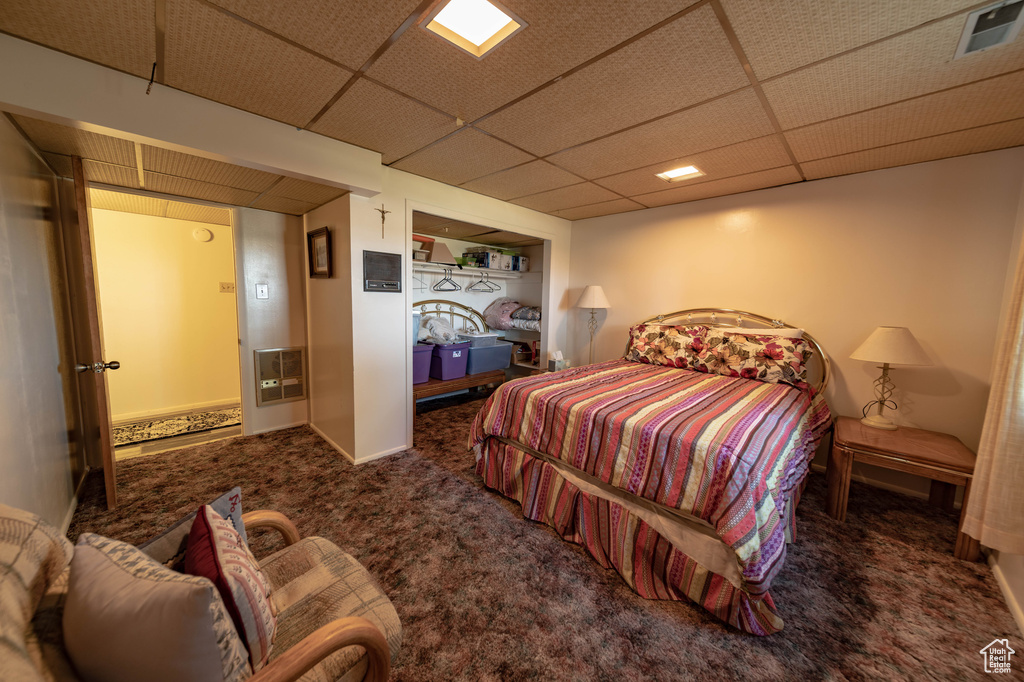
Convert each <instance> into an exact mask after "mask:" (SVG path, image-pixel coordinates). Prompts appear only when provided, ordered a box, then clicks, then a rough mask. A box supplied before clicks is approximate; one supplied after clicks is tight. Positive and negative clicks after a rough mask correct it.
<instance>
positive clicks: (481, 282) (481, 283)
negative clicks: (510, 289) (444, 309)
mask: <svg viewBox="0 0 1024 682" xmlns="http://www.w3.org/2000/svg"><path fill="white" fill-rule="evenodd" d="M491 284H492V283H491V282H489V281H488V280H487V275H486V273H483V272H481V273H480V279H478V280H477V281H475V282H473V283H472V284H470V285H469V286H468V287H466V291H485V292H487V293H493V292H494V291H495V289H494V287H492V286H491Z"/></svg>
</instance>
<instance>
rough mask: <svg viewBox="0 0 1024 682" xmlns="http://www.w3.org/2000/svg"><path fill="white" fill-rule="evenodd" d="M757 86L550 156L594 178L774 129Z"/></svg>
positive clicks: (559, 163) (751, 136)
mask: <svg viewBox="0 0 1024 682" xmlns="http://www.w3.org/2000/svg"><path fill="white" fill-rule="evenodd" d="M774 131H775V129H774V128H773V127H772V124H771V122H770V121H769V120H768V116H767V115H766V114H765V112H764V108H763V107H762V106H761V102H760V100H759V99H758V98H757V95H756V94H755V93H754V91H753V89H752V88H747V89H745V90H741V91H739V92H737V93H734V94H732V95H727V96H725V97H722V98H720V99H716V100H715V101H713V102H708V103H707V104H701V105H698V106H696V107H693V108H692V109H687V110H686V111H683V112H680V113H678V114H672V115H671V116H667V117H665V118H662V119H659V120H657V121H654V122H652V123H647V124H645V125H642V126H639V127H637V128H632V129H631V130H627V131H624V132H621V133H617V134H615V135H612V136H610V137H606V138H603V139H601V140H598V141H596V142H589V143H587V144H583V145H580V146H579V147H574V148H572V149H569V150H566V151H564V152H559V153H558V154H554V155H552V156H551V157H549V159H548V160H549V161H551V162H552V163H554V164H556V165H558V166H561V167H562V168H566V169H568V170H570V171H572V172H574V173H578V174H579V175H582V176H583V177H585V178H588V179H591V180H592V179H594V178H598V177H603V176H606V175H611V174H612V173H617V172H619V171H626V170H632V169H634V168H642V167H644V166H648V165H650V164H651V162H653V161H667V160H669V159H675V158H678V157H681V156H684V155H686V154H696V153H699V152H702V151H706V150H708V149H715V148H716V147H724V146H726V145H730V144H734V143H737V142H742V141H744V140H749V139H751V138H755V137H761V136H763V135H768V134H770V133H772V132H774Z"/></svg>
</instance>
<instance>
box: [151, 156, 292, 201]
mask: <svg viewBox="0 0 1024 682" xmlns="http://www.w3.org/2000/svg"><path fill="white" fill-rule="evenodd" d="M142 167H143V169H144V170H148V171H154V172H156V173H163V174H164V175H177V176H178V177H180V178H189V179H190V180H201V181H203V182H209V183H211V184H214V185H226V186H228V187H235V188H237V189H247V190H249V191H250V192H262V191H264V190H265V189H267V188H268V187H270V186H271V185H272V184H274V181H275V180H277V179H278V178H279V177H281V176H279V175H274V174H273V173H266V172H264V171H260V170H255V169H252V168H244V167H242V166H236V165H234V164H230V163H224V162H222V161H213V160H212V159H205V158H203V157H201V156H193V155H191V154H182V153H181V152H175V151H171V150H169V149H162V148H160V147H150V146H149V145H142Z"/></svg>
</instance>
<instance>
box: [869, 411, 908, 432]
mask: <svg viewBox="0 0 1024 682" xmlns="http://www.w3.org/2000/svg"><path fill="white" fill-rule="evenodd" d="M860 423H861V424H864V425H865V426H870V427H872V428H875V429H885V430H886V431H895V430H896V429H897V428H899V427H897V426H896V424H894V423H893V421H892V420H891V419H888V418H886V417H883V416H882V415H880V414H873V415H871V416H869V417H864V418H863V419H861V420H860Z"/></svg>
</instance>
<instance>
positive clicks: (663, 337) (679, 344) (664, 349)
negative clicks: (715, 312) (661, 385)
mask: <svg viewBox="0 0 1024 682" xmlns="http://www.w3.org/2000/svg"><path fill="white" fill-rule="evenodd" d="M707 331H708V328H707V327H706V326H704V325H685V326H677V325H667V324H638V325H634V326H633V327H632V328H631V329H630V330H629V350H628V351H627V352H626V359H627V360H630V361H632V362H644V363H647V364H649V365H664V366H666V367H679V368H681V369H696V366H697V365H698V364H700V354H701V353H702V352H703V351H704V345H705V342H704V335H705V334H706V333H707Z"/></svg>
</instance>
